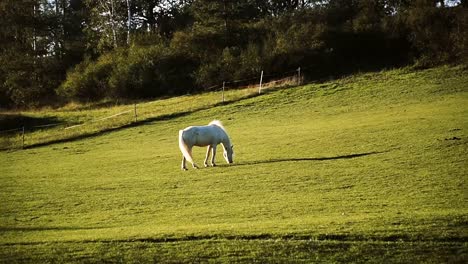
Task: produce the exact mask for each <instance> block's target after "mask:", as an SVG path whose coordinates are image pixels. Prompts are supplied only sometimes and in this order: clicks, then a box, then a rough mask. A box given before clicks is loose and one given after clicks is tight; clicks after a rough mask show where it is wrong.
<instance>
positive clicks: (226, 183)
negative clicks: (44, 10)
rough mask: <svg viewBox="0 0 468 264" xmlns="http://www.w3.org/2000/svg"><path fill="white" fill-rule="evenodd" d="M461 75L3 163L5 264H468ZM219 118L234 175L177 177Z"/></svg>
mask: <svg viewBox="0 0 468 264" xmlns="http://www.w3.org/2000/svg"><path fill="white" fill-rule="evenodd" d="M466 76H468V75H467V74H466V72H465V70H464V69H463V68H462V67H442V68H437V69H430V70H425V71H419V72H411V71H406V70H394V71H389V72H381V73H370V74H362V75H359V76H356V77H350V78H346V79H343V80H339V81H333V82H330V83H323V84H311V85H306V86H303V87H297V88H292V89H285V90H277V91H273V92H269V93H266V94H265V95H263V96H259V97H254V98H248V99H245V100H240V101H235V102H232V103H231V104H228V105H218V106H216V107H213V108H206V109H203V110H200V111H195V112H192V113H187V114H184V115H180V116H174V117H171V118H168V119H160V120H154V121H148V122H145V123H141V124H140V125H139V126H133V127H128V128H125V129H120V130H117V131H114V132H112V133H106V134H103V135H100V136H96V137H91V138H86V139H84V140H78V141H73V142H62V143H60V144H53V145H49V146H44V147H40V148H34V149H28V150H24V151H15V152H2V153H0V162H1V166H0V180H1V182H2V184H1V185H0V188H1V189H0V198H1V200H2V201H5V202H4V203H2V206H1V208H0V209H1V216H0V223H1V224H0V226H1V228H0V238H1V243H0V248H1V252H0V253H1V258H2V260H5V262H42V261H44V262H47V261H50V262H68V261H71V262H104V261H110V262H119V261H122V262H138V261H145V262H146V261H161V262H171V261H174V262H189V261H193V262H209V261H218V262H245V263H247V262H249V263H251V262H255V261H257V262H282V261H291V262H310V261H311V260H312V261H314V260H317V261H322V262H366V261H368V262H375V263H381V262H432V261H434V262H435V263H440V262H464V261H466V259H467V250H466V249H467V237H468V233H467V232H466V230H467V228H468V208H467V206H466V205H467V196H466V193H467V186H466V175H467V173H466V164H467V158H466V157H467V156H466V153H467V150H468V149H467V148H468V144H467V142H468V141H467V134H466V131H468V124H467V121H466V118H465V117H466V116H467V114H468V109H467V107H466V105H468V104H467V103H468V96H467V91H466V87H468V86H465V84H466V83H467V77H466ZM442 77H443V78H442ZM195 98H197V97H194V98H193V99H194V100H196V99H195ZM174 100H175V99H174ZM166 103H167V102H166ZM180 107H183V106H180ZM215 118H216V119H220V120H222V121H223V122H224V124H225V126H226V127H227V129H228V132H229V135H230V136H231V137H232V140H233V142H234V145H235V151H236V156H235V163H234V164H233V166H228V165H221V166H219V167H216V168H207V169H200V170H189V171H188V172H182V171H180V169H179V166H180V159H181V156H180V153H179V150H178V148H177V132H178V130H179V129H181V128H184V127H186V126H188V125H194V124H206V123H208V122H209V121H211V120H212V119H215ZM194 155H195V160H196V161H201V160H202V159H203V157H204V149H201V148H197V149H195V150H194ZM276 260H277V261H276Z"/></svg>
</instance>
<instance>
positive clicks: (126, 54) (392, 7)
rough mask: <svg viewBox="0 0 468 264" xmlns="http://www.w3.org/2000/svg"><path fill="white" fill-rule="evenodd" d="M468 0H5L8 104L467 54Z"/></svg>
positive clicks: (156, 91)
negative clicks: (262, 73) (300, 68)
mask: <svg viewBox="0 0 468 264" xmlns="http://www.w3.org/2000/svg"><path fill="white" fill-rule="evenodd" d="M467 8H468V0H414V1H411V0H263V1H262V0H216V1H215V0H96V1H94V0H22V1H17V0H2V1H1V2H0V25H1V27H0V65H1V67H0V108H9V107H34V106H37V105H44V104H57V103H64V102H68V101H71V100H78V101H97V100H102V99H117V100H120V99H142V98H155V97H159V96H171V95H178V94H184V93H191V92H197V91H203V90H205V89H207V88H208V87H210V86H212V85H215V84H219V83H222V82H223V81H228V80H235V79H248V78H251V77H252V76H258V74H259V73H260V71H262V70H263V71H265V72H268V73H271V74H279V73H282V72H285V71H289V70H291V69H295V68H297V67H303V68H305V69H307V75H306V78H308V79H309V80H315V79H320V78H325V77H329V76H333V75H340V74H347V73H352V72H355V71H363V70H373V69H381V68H385V67H397V66H400V65H407V64H416V65H417V66H420V67H428V66H433V65H437V64H440V63H453V62H455V63H464V62H466V59H467V58H468V56H467V55H468V54H467V50H468V49H467V36H468V32H467V25H468V12H467V10H468V9H467Z"/></svg>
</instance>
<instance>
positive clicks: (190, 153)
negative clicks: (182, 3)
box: [188, 148, 199, 169]
mask: <svg viewBox="0 0 468 264" xmlns="http://www.w3.org/2000/svg"><path fill="white" fill-rule="evenodd" d="M188 153H189V155H190V157H192V148H189V151H188ZM192 161H193V158H192ZM192 167H193V168H194V169H198V168H199V167H198V165H197V164H196V163H195V161H193V162H192Z"/></svg>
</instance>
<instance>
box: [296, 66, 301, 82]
mask: <svg viewBox="0 0 468 264" xmlns="http://www.w3.org/2000/svg"><path fill="white" fill-rule="evenodd" d="M297 84H298V85H299V84H301V67H299V68H297Z"/></svg>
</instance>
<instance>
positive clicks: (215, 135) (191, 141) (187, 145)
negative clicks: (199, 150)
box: [179, 120, 234, 170]
mask: <svg viewBox="0 0 468 264" xmlns="http://www.w3.org/2000/svg"><path fill="white" fill-rule="evenodd" d="M220 143H221V144H222V145H223V148H224V159H225V160H226V162H227V163H229V164H231V163H232V162H233V161H232V155H233V154H234V152H233V150H232V148H233V146H232V145H231V140H230V139H229V136H228V134H227V133H226V130H225V129H224V127H223V125H222V124H221V122H220V121H219V120H213V121H211V122H210V123H209V124H208V125H207V126H190V127H187V128H186V129H184V130H179V148H180V151H182V155H183V157H182V166H181V167H182V169H183V170H187V167H186V166H185V161H186V160H188V161H189V162H190V163H192V166H193V168H198V166H197V164H196V163H195V162H194V161H193V158H192V147H193V146H198V147H205V146H208V148H207V150H206V157H205V167H208V158H209V157H210V151H211V152H212V157H211V166H213V167H214V166H216V164H215V156H216V146H217V145H218V144H220Z"/></svg>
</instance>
